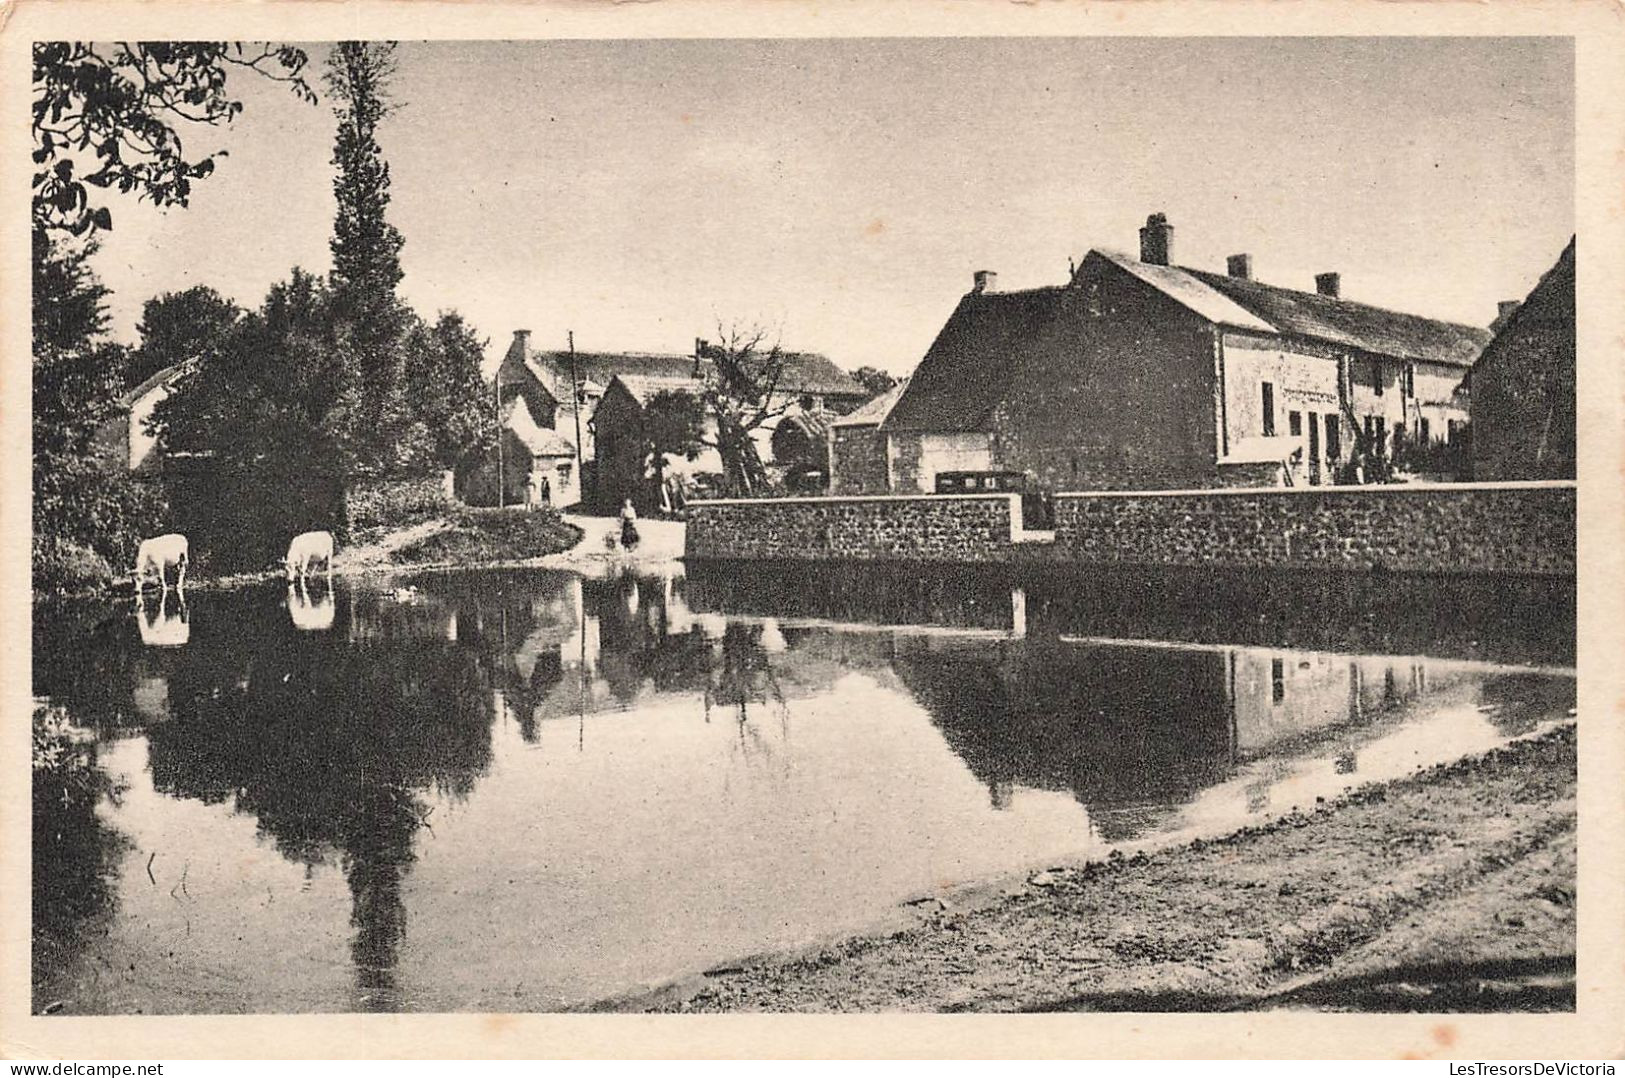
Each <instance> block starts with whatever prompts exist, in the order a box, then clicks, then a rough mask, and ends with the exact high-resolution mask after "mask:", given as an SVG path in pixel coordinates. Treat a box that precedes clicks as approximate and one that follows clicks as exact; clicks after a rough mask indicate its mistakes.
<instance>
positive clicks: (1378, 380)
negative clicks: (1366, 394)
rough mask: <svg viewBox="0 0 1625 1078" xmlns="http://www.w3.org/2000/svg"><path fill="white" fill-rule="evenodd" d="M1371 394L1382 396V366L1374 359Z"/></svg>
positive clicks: (1372, 363) (1372, 362)
mask: <svg viewBox="0 0 1625 1078" xmlns="http://www.w3.org/2000/svg"><path fill="white" fill-rule="evenodd" d="M1371 392H1373V393H1375V394H1376V395H1377V396H1379V397H1380V396H1382V364H1381V363H1378V362H1377V361H1376V360H1374V359H1373V360H1372V361H1371Z"/></svg>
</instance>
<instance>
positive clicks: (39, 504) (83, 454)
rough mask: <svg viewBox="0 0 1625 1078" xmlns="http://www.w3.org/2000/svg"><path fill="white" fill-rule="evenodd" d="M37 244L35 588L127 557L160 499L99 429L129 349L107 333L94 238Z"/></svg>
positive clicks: (78, 579) (93, 573)
mask: <svg viewBox="0 0 1625 1078" xmlns="http://www.w3.org/2000/svg"><path fill="white" fill-rule="evenodd" d="M32 242H33V252H32V254H33V288H34V305H33V353H34V356H33V360H34V363H33V366H34V397H33V437H34V444H33V449H34V456H33V464H34V475H33V497H34V502H33V505H34V543H33V553H34V558H33V570H34V584H35V587H36V588H41V589H45V588H56V587H70V586H76V585H82V584H90V583H95V582H99V578H100V579H105V578H106V577H107V576H108V575H109V573H110V572H111V568H110V567H111V565H114V564H117V565H122V564H124V563H125V562H126V561H127V560H130V559H133V557H134V554H135V543H136V541H137V540H138V539H139V537H140V535H141V534H142V533H143V532H145V531H147V530H148V529H149V528H151V527H152V526H153V525H154V524H155V523H156V521H157V520H159V519H160V518H161V516H162V505H161V502H160V500H159V499H158V498H157V497H156V496H155V495H154V494H153V493H152V492H151V491H149V490H147V489H146V488H144V487H142V486H141V485H140V484H138V483H135V482H134V481H132V480H131V479H130V477H129V475H128V474H127V473H125V472H124V471H122V470H120V469H119V468H117V466H116V462H115V461H113V460H112V459H111V458H110V455H109V454H108V453H107V452H106V451H105V450H104V449H102V448H101V447H100V446H99V445H98V443H97V439H96V432H97V429H98V428H99V427H100V426H101V425H102V424H103V423H104V422H106V421H107V420H108V419H109V418H111V417H113V416H114V415H115V414H116V412H117V405H118V395H119V393H120V392H121V391H122V386H123V383H124V370H125V366H126V363H127V357H126V355H125V350H124V349H123V348H121V347H119V346H118V345H116V344H113V343H111V342H109V341H107V340H106V339H105V337H104V334H105V331H106V328H107V312H106V309H105V307H104V302H105V300H106V298H107V294H108V293H107V289H106V287H105V286H103V285H102V283H101V281H99V280H98V279H97V278H96V275H95V273H94V272H93V271H92V270H91V269H90V265H89V259H90V257H91V256H92V255H93V254H94V253H95V244H94V241H90V242H85V243H77V244H75V243H69V242H64V241H55V240H52V239H51V238H50V236H49V235H48V234H47V233H46V231H45V230H44V229H43V228H35V229H34V230H33V232H32Z"/></svg>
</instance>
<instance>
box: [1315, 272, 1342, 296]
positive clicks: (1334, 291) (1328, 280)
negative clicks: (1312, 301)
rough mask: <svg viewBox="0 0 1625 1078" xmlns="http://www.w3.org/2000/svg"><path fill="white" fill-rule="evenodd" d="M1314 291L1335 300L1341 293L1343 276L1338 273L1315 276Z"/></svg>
mask: <svg viewBox="0 0 1625 1078" xmlns="http://www.w3.org/2000/svg"><path fill="white" fill-rule="evenodd" d="M1315 291H1316V292H1319V293H1320V294H1321V295H1323V296H1330V297H1332V298H1333V299H1336V298H1337V297H1338V296H1340V295H1342V293H1343V275H1342V274H1340V273H1317V274H1315Z"/></svg>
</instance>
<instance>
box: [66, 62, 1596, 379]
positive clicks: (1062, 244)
mask: <svg viewBox="0 0 1625 1078" xmlns="http://www.w3.org/2000/svg"><path fill="white" fill-rule="evenodd" d="M306 47H307V48H308V50H309V51H310V54H311V57H312V71H313V73H314V72H316V71H317V70H319V65H320V62H321V60H322V58H323V57H324V56H325V53H326V46H323V45H309V46H306ZM231 85H232V89H233V92H234V93H235V94H237V95H239V96H240V97H241V99H242V100H243V101H244V106H245V107H244V110H243V112H242V114H241V116H240V117H239V118H238V120H237V121H236V122H235V123H234V124H233V125H232V126H231V127H230V128H227V129H216V128H197V129H194V130H183V134H184V135H185V137H186V139H187V145H188V148H189V150H192V151H197V152H202V151H207V150H212V149H216V148H219V149H225V150H227V151H228V153H229V156H227V157H226V158H224V159H222V160H221V161H220V162H219V163H218V168H217V170H216V172H215V173H214V175H213V176H211V177H209V178H208V179H206V180H204V181H201V182H200V183H198V184H197V185H196V186H195V188H194V193H193V196H192V199H191V205H190V206H189V207H187V208H184V209H171V210H168V211H159V210H156V209H154V208H153V207H151V206H150V205H147V204H145V203H137V202H135V201H134V199H133V197H119V196H114V200H113V201H112V203H111V205H112V208H113V211H114V231H113V232H111V233H109V234H107V235H106V236H105V237H104V240H103V245H102V250H101V252H100V253H99V255H98V256H97V263H96V266H97V269H98V271H99V272H100V274H101V276H102V278H103V280H104V282H105V283H106V284H107V285H108V286H109V287H110V288H112V289H113V292H114V295H113V299H112V301H111V313H112V315H113V331H114V334H115V336H117V337H119V338H120V339H122V340H126V341H129V342H132V343H133V342H134V341H135V339H136V334H135V325H136V323H137V321H138V320H139V317H140V309H141V305H142V304H143V303H144V302H145V301H146V300H147V299H149V298H151V297H153V296H155V295H158V294H161V293H164V292H171V291H178V290H181V289H185V288H188V287H190V286H192V285H194V284H207V285H210V286H212V287H214V288H215V289H216V290H218V291H219V292H221V293H222V294H224V295H227V296H229V297H231V298H233V299H235V300H237V301H238V302H239V303H241V304H243V305H244V306H257V305H258V304H259V303H260V301H261V300H262V299H263V297H264V295H265V292H266V290H267V289H268V288H269V287H270V285H272V284H273V283H274V282H276V281H278V280H281V279H284V278H285V277H286V276H287V275H288V273H289V271H290V269H291V268H292V267H293V266H295V265H298V266H302V267H304V268H306V269H309V270H317V271H324V272H325V271H326V270H327V269H328V267H329V265H330V255H329V252H328V247H327V243H328V238H329V236H330V234H331V230H332V218H333V195H332V177H333V168H332V166H331V164H330V157H331V152H332V139H333V128H334V120H333V116H332V112H331V106H330V103H328V102H327V101H325V100H324V101H323V102H322V103H320V104H318V105H316V106H311V105H308V104H305V103H303V102H301V101H299V100H298V99H297V98H295V97H294V96H293V95H292V94H291V93H289V92H288V91H287V90H286V89H285V88H284V87H280V86H276V85H273V84H270V83H268V82H264V81H262V80H257V79H254V78H253V77H251V76H237V75H234V76H233V82H232V84H231ZM393 92H394V97H395V98H396V100H397V101H398V102H399V104H400V107H399V109H398V110H397V111H396V112H395V113H394V114H393V115H392V116H391V117H390V118H389V119H388V120H387V121H386V122H385V123H384V124H383V125H382V127H381V128H380V132H379V142H380V143H381V145H382V148H383V151H384V154H385V156H386V158H387V159H388V161H389V164H390V170H391V176H392V181H393V186H392V202H391V204H390V207H389V218H390V220H391V222H392V223H393V224H394V225H395V226H396V227H397V228H398V229H399V230H400V231H401V233H402V234H403V235H404V237H405V240H406V244H405V248H404V250H403V252H402V267H403V269H404V271H405V278H404V280H403V281H402V284H401V292H402V294H403V296H404V297H405V299H406V300H407V301H408V302H409V303H411V304H412V305H413V306H414V307H415V308H416V309H417V310H418V311H419V313H421V314H423V315H424V316H426V317H432V316H433V315H434V313H435V312H437V311H440V310H445V309H456V310H458V311H461V312H462V313H463V314H464V315H465V316H466V317H467V318H468V319H469V321H470V322H471V323H472V324H473V325H474V326H475V328H476V329H477V330H478V331H479V332H480V333H481V334H482V335H483V336H484V337H487V338H489V341H490V346H489V349H488V351H489V357H488V358H489V359H491V360H493V361H494V359H495V358H497V357H500V355H501V353H502V351H504V350H505V349H506V347H507V345H508V342H509V341H510V340H511V338H512V334H513V331H514V330H515V329H520V328H523V329H529V330H531V331H532V340H533V343H534V344H536V345H537V346H539V347H543V348H550V347H559V348H562V347H564V343H565V335H566V333H567V332H568V331H573V332H574V334H575V341H576V346H577V348H580V349H583V350H596V351H614V350H628V351H664V352H687V351H689V350H690V349H691V348H692V344H693V340H694V338H695V337H714V336H716V333H717V328H718V326H719V324H720V325H724V326H727V325H733V324H757V325H764V326H767V327H769V328H770V329H771V330H772V331H773V332H775V333H776V334H777V335H778V338H779V339H780V341H781V343H782V344H783V345H784V346H785V347H786V348H791V349H795V350H801V351H817V352H823V353H824V354H826V355H828V356H830V357H831V358H832V359H834V360H835V361H836V362H837V363H839V364H840V365H842V366H844V367H847V368H855V367H857V366H860V365H871V366H877V367H881V368H883V369H886V370H889V371H892V372H893V373H896V374H904V373H907V372H908V371H909V370H911V369H912V368H913V367H914V365H915V364H916V363H918V362H919V360H920V358H921V357H922V356H923V355H924V354H925V351H926V349H927V348H928V347H929V346H930V344H931V341H932V339H933V338H934V337H935V335H936V333H937V331H938V330H939V329H940V328H941V326H942V324H943V322H944V321H945V320H946V318H947V316H948V315H949V313H950V312H951V311H952V310H953V308H954V305H955V304H956V303H957V302H958V301H959V298H960V297H961V296H962V295H963V294H964V293H965V292H966V291H967V290H968V289H969V288H970V286H971V275H972V273H973V272H974V271H975V270H978V269H990V270H994V271H996V272H997V273H998V274H999V286H1000V287H1001V288H1005V289H1014V288H1031V287H1038V286H1042V285H1050V284H1060V283H1063V282H1064V281H1065V280H1066V277H1067V268H1068V263H1069V260H1074V259H1075V260H1079V261H1081V260H1082V257H1083V255H1084V254H1085V253H1086V252H1087V251H1088V250H1089V249H1090V248H1092V247H1104V248H1109V249H1116V250H1121V251H1125V252H1128V253H1130V254H1136V253H1137V250H1138V242H1139V241H1138V229H1139V226H1140V225H1141V224H1143V223H1144V221H1145V218H1146V216H1147V215H1148V214H1150V213H1153V212H1162V213H1166V214H1167V215H1168V218H1169V220H1170V222H1171V223H1172V224H1173V225H1174V227H1175V235H1174V261H1175V262H1176V263H1178V264H1182V265H1188V266H1192V267H1194V268H1199V269H1212V270H1215V271H1219V272H1222V271H1223V269H1224V260H1225V256H1226V255H1229V254H1235V253H1240V252H1246V253H1250V254H1251V255H1252V256H1253V269H1254V275H1255V276H1256V277H1257V278H1258V279H1260V280H1262V281H1265V282H1268V283H1271V284H1278V285H1284V286H1287V287H1293V288H1301V289H1304V290H1306V291H1312V290H1313V289H1314V275H1315V274H1316V273H1320V272H1325V271H1336V272H1339V273H1341V275H1342V288H1343V295H1344V297H1345V298H1348V299H1355V300H1360V301H1362V302H1367V303H1374V304H1377V305H1379V306H1386V307H1393V308H1396V309H1400V310H1407V311H1413V312H1416V313H1420V314H1426V315H1430V316H1433V317H1438V318H1445V319H1450V320H1453V321H1460V322H1466V323H1470V324H1474V325H1487V324H1488V323H1489V321H1490V320H1491V319H1492V318H1493V317H1494V315H1495V311H1496V302H1497V301H1498V300H1503V299H1515V298H1521V297H1523V296H1524V295H1525V294H1527V293H1528V291H1529V289H1530V288H1531V287H1533V285H1534V284H1535V282H1536V281H1537V280H1538V279H1539V277H1540V275H1541V273H1543V272H1544V271H1545V270H1546V269H1547V268H1549V267H1550V266H1551V264H1552V263H1553V262H1554V261H1556V259H1557V256H1558V254H1559V253H1560V252H1561V250H1562V248H1563V246H1564V245H1565V244H1566V243H1567V241H1568V238H1569V236H1570V235H1571V234H1572V233H1573V230H1574V212H1575V211H1574V60H1573V48H1572V43H1571V41H1570V40H1568V39H1562V38H1447V39H1440V38H1430V39H1421V38H1322V39H1314V38H1251V39H1242V38H1161V39H1150V38H943V39H921V38H912V39H823V40H797V41H741V40H727V41H717V40H683V41H674V40H648V41H568V42H565V41H555V42H419V43H403V44H402V45H401V47H400V52H399V68H398V72H397V75H396V78H395V81H394V91H393Z"/></svg>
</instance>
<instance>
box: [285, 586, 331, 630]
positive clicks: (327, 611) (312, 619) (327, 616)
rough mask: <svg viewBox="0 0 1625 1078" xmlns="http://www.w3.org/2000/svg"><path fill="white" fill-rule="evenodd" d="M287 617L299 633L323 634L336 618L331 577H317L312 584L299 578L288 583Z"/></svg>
mask: <svg viewBox="0 0 1625 1078" xmlns="http://www.w3.org/2000/svg"><path fill="white" fill-rule="evenodd" d="M287 604H288V616H289V618H290V619H291V620H292V621H293V627H294V628H295V629H298V630H300V631H301V632H315V633H324V632H326V631H327V630H329V629H331V628H332V627H333V621H334V619H335V618H337V617H338V604H337V602H336V600H335V599H334V597H333V580H332V578H331V577H328V578H322V577H317V578H316V580H315V582H314V584H312V583H311V582H308V581H306V580H305V579H304V578H303V577H301V578H300V579H299V580H298V581H289V582H288V596H287Z"/></svg>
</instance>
